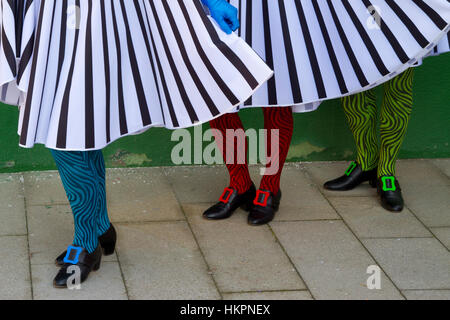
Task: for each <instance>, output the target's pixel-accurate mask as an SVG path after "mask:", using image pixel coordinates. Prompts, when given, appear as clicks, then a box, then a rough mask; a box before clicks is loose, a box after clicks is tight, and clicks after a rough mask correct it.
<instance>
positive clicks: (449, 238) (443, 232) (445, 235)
mask: <svg viewBox="0 0 450 320" xmlns="http://www.w3.org/2000/svg"><path fill="white" fill-rule="evenodd" d="M431 232H433V234H434V235H435V237H436V238H438V239H439V241H441V242H442V243H443V244H444V246H446V247H447V249H449V250H450V227H446V228H431Z"/></svg>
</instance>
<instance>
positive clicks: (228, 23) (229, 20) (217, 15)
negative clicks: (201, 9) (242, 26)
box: [202, 0, 239, 34]
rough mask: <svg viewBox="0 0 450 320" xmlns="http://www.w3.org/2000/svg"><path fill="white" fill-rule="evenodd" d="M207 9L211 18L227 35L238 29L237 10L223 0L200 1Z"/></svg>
mask: <svg viewBox="0 0 450 320" xmlns="http://www.w3.org/2000/svg"><path fill="white" fill-rule="evenodd" d="M202 2H203V3H204V4H205V5H206V6H207V7H208V8H209V11H210V12H211V17H213V19H214V20H216V21H217V23H218V24H219V26H220V28H221V29H222V30H223V31H224V32H226V33H227V34H231V33H232V32H233V31H236V30H237V29H239V19H238V10H237V9H236V8H235V7H234V6H232V5H231V4H229V3H228V2H227V1H225V0H202Z"/></svg>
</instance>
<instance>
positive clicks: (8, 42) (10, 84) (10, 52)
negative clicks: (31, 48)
mask: <svg viewBox="0 0 450 320" xmlns="http://www.w3.org/2000/svg"><path fill="white" fill-rule="evenodd" d="M16 4H17V3H16V2H15V1H8V0H0V102H4V103H7V104H14V105H17V104H18V103H19V98H20V95H21V92H20V91H19V90H18V88H17V82H16V77H17V58H18V54H17V42H16V38H17V37H16V27H15V17H16V12H17V8H16Z"/></svg>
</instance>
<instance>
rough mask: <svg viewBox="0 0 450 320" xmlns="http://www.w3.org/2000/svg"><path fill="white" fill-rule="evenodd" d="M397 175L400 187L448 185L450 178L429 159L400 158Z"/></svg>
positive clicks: (424, 187)
mask: <svg viewBox="0 0 450 320" xmlns="http://www.w3.org/2000/svg"><path fill="white" fill-rule="evenodd" d="M397 175H398V178H399V181H400V184H401V186H402V188H407V187H409V186H421V187H422V188H423V189H426V187H428V186H448V185H450V180H449V179H448V177H446V176H445V174H444V173H443V172H442V171H441V170H439V169H438V168H437V167H436V166H435V165H433V163H431V161H429V160H417V159H416V160H400V161H398V162H397Z"/></svg>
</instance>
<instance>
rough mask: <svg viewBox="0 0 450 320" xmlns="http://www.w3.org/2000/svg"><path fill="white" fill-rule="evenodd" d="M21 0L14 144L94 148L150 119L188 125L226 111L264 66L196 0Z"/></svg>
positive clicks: (266, 74)
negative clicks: (22, 94) (20, 93)
mask: <svg viewBox="0 0 450 320" xmlns="http://www.w3.org/2000/svg"><path fill="white" fill-rule="evenodd" d="M23 1H26V2H27V7H26V12H25V14H24V27H23V29H24V31H23V37H22V41H21V43H22V48H21V52H22V54H21V57H20V58H21V59H20V66H19V74H18V78H19V81H18V82H19V87H20V88H21V89H22V90H24V91H26V95H27V98H26V102H25V103H24V104H23V105H22V106H21V108H20V109H21V111H20V124H19V134H20V144H21V146H24V147H32V146H33V145H34V144H35V143H42V144H45V145H46V146H47V147H49V148H53V149H60V150H91V149H100V148H103V147H105V146H106V145H108V144H109V143H110V142H112V141H114V140H116V139H118V138H120V137H123V136H126V135H129V134H135V133H138V132H141V131H143V130H145V129H147V128H150V127H155V126H159V127H166V128H169V129H177V128H185V127H190V126H193V125H196V124H200V123H203V122H206V121H209V120H211V119H213V118H215V117H218V116H220V115H221V114H223V113H226V112H229V111H230V110H233V109H234V108H235V107H236V106H237V105H239V104H241V103H243V102H244V101H246V100H247V99H248V98H249V97H250V96H251V95H252V94H253V93H254V91H255V90H256V89H257V88H259V87H260V86H261V85H262V84H263V83H264V82H266V81H267V79H269V78H270V77H271V76H272V74H273V72H272V70H271V69H270V68H269V67H268V66H267V65H266V64H265V63H264V61H263V60H262V59H261V58H260V57H259V56H258V55H257V54H256V53H255V52H254V51H253V50H252V48H251V47H250V46H248V45H247V44H246V43H245V41H243V40H242V39H240V38H239V37H238V36H237V35H231V36H227V35H226V34H225V33H224V32H222V31H221V30H220V29H219V28H218V26H217V25H216V24H215V22H213V21H212V20H211V19H210V18H209V17H208V16H207V15H206V14H205V12H204V9H203V6H202V4H201V1H200V0H184V1H183V0H171V1H166V0H133V1H130V0H102V1H89V0H64V1H53V0H40V1H39V0H23ZM30 30H31V31H34V40H33V41H31V40H30V36H33V32H31V33H30V32H28V31H30ZM30 45H31V48H32V50H31V51H29V50H30ZM30 53H31V54H30Z"/></svg>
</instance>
